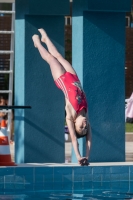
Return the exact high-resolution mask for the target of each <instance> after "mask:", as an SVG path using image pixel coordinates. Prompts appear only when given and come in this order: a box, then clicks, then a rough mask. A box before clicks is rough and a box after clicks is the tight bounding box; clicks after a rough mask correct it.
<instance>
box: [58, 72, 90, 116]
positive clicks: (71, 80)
mask: <svg viewBox="0 0 133 200" xmlns="http://www.w3.org/2000/svg"><path fill="white" fill-rule="evenodd" d="M55 83H56V85H57V87H58V88H59V89H61V90H62V91H63V92H64V95H65V97H66V98H67V99H68V100H69V102H70V103H71V105H72V106H73V108H74V110H75V111H76V113H77V114H78V113H79V112H80V111H81V110H82V109H85V111H86V112H87V101H86V97H85V93H84V91H83V89H82V87H81V83H80V81H79V79H78V77H77V75H75V74H71V73H70V72H65V73H64V74H63V75H61V76H60V77H59V78H58V79H57V80H56V81H55Z"/></svg>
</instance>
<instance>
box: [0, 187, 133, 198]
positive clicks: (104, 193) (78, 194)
mask: <svg viewBox="0 0 133 200" xmlns="http://www.w3.org/2000/svg"><path fill="white" fill-rule="evenodd" d="M0 199H1V200H39V199H40V200H41V199H44V200H47V199H62V200H63V199H64V200H85V199H86V200H98V199H109V200H115V199H117V200H122V199H130V200H131V199H133V193H130V192H122V191H118V190H117V189H116V190H112V191H111V190H100V189H99V190H98V189H97V190H95V189H94V190H84V191H75V192H74V193H73V192H72V191H66V192H65V191H64V192H63V191H51V192H50V191H49V192H46V191H43V190H40V191H39V190H38V191H27V192H24V193H23V192H22V191H21V192H20V193H19V192H18V194H17V193H12V192H6V193H5V194H4V193H3V194H2V193H1V194H0Z"/></svg>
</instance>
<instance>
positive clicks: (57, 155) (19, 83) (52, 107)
mask: <svg viewBox="0 0 133 200" xmlns="http://www.w3.org/2000/svg"><path fill="white" fill-rule="evenodd" d="M67 2H68V5H69V1H65V4H64V6H66V4H67ZM32 3H33V4H32V5H31V4H30V1H29V4H26V2H25V4H24V5H25V6H24V5H23V3H22V2H21V1H16V37H15V50H16V52H15V53H16V58H15V105H30V106H31V107H32V109H30V110H25V111H21V110H16V111H15V144H16V145H15V161H16V163H27V162H30V163H35V162H38V163H44V162H47V163H50V162H56V163H60V162H64V161H65V150H64V119H65V111H64V96H63V93H62V92H61V91H60V90H58V89H57V87H56V85H55V84H54V81H53V78H52V75H51V72H50V68H49V66H48V64H47V63H46V62H45V61H44V60H43V59H42V58H41V57H40V54H39V52H38V50H37V49H36V48H35V47H34V45H33V41H32V35H33V34H39V32H38V30H37V29H38V28H41V27H42V28H44V29H45V30H46V31H47V33H48V35H49V36H50V38H51V39H52V41H53V43H54V44H55V46H56V47H57V49H58V50H59V51H60V53H61V54H62V55H64V16H63V14H62V13H63V12H66V13H68V7H66V8H65V9H63V8H62V12H61V13H59V12H56V9H55V8H54V3H53V10H55V15H54V14H53V15H52V13H51V10H49V14H50V15H51V16H47V15H39V13H38V12H37V10H36V8H34V9H35V10H36V12H35V15H33V14H32V12H31V10H30V8H32V7H33V5H34V3H35V5H36V3H37V2H36V1H32ZM47 3H48V2H44V1H43V4H42V2H40V3H37V4H38V8H39V6H40V8H41V7H45V6H46V4H47ZM55 3H56V4H58V3H59V1H55ZM22 5H23V7H21V6H22ZM35 5H34V6H35ZM48 5H49V3H48ZM56 6H57V5H56ZM58 6H60V4H58ZM21 8H22V9H21ZM32 10H33V8H32ZM38 11H39V10H38ZM25 12H26V14H25ZM44 47H45V45H44Z"/></svg>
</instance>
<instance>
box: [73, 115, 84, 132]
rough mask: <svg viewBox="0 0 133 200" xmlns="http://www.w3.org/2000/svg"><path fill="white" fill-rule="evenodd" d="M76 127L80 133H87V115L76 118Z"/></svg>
mask: <svg viewBox="0 0 133 200" xmlns="http://www.w3.org/2000/svg"><path fill="white" fill-rule="evenodd" d="M75 129H76V131H77V132H78V133H79V135H85V134H86V133H87V119H86V117H82V118H77V119H76V120H75Z"/></svg>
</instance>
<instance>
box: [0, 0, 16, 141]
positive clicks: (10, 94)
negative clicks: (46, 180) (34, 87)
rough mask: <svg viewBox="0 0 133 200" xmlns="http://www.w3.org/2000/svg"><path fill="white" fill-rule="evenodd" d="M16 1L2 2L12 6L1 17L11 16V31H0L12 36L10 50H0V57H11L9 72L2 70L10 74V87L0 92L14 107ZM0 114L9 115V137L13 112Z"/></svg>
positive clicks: (2, 72) (2, 0)
mask: <svg viewBox="0 0 133 200" xmlns="http://www.w3.org/2000/svg"><path fill="white" fill-rule="evenodd" d="M14 1H15V0H0V4H2V3H4V4H5V3H7V4H9V3H10V4H12V10H11V11H8V10H0V15H1V16H5V15H7V14H8V15H11V30H0V34H11V41H10V50H0V55H1V57H2V55H7V54H8V55H9V57H10V60H9V70H0V74H9V87H8V90H0V95H1V94H8V105H12V101H13V70H14V69H13V68H14V37H15V36H14V23H15V2H14ZM0 112H7V113H8V133H9V137H10V135H11V120H12V110H1V111H0Z"/></svg>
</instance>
